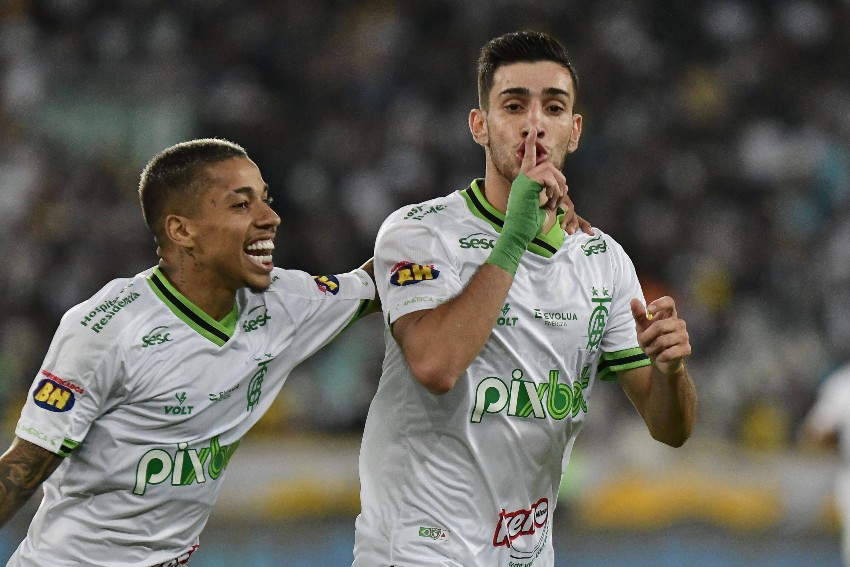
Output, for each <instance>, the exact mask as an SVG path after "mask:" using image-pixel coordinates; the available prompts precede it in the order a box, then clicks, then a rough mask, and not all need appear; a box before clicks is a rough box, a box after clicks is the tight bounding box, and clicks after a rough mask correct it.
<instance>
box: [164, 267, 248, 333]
mask: <svg viewBox="0 0 850 567" xmlns="http://www.w3.org/2000/svg"><path fill="white" fill-rule="evenodd" d="M148 284H149V285H150V286H151V289H152V290H153V292H154V293H155V294H156V295H157V297H159V298H160V299H161V300H162V302H163V303H165V305H166V307H168V308H169V309H171V311H172V313H174V314H175V315H177V317H178V318H179V319H180V320H181V321H183V322H184V323H186V324H187V325H189V326H190V327H192V328H193V329H194V330H195V331H197V332H198V333H199V334H200V335H202V336H204V337H206V338H207V339H209V340H210V341H212V342H214V343H215V344H217V345H218V346H224V343H226V342H227V341H228V340H229V339H230V337H232V336H233V331H235V330H236V319H237V317H236V304H234V305H233V310H232V311H231V312H230V313H228V314H227V315H225V317H224V319H222V321H221V322H219V321H216V320H215V319H213V318H212V317H210V316H209V315H207V314H206V313H204V312H203V311H202V310H201V309H200V308H198V307H197V306H196V305H195V304H194V303H192V302H191V301H189V300H188V299H186V298H185V297H184V296H183V294H182V293H180V292H179V291H177V288H175V287H174V286H173V285H171V282H169V281H168V279H167V278H166V277H165V275H163V273H162V271H160V269H159V266H157V267H156V268H154V271H153V273H152V274H151V275H150V277H149V278H148Z"/></svg>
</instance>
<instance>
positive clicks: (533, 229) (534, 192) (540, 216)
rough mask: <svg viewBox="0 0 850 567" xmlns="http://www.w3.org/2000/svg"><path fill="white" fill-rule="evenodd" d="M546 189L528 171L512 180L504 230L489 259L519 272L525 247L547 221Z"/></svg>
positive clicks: (509, 269)
mask: <svg viewBox="0 0 850 567" xmlns="http://www.w3.org/2000/svg"><path fill="white" fill-rule="evenodd" d="M542 189H543V186H542V185H540V184H539V183H537V182H536V181H532V180H531V179H529V178H528V177H526V176H525V174H524V173H520V174H519V176H517V178H516V179H515V180H514V182H513V183H512V184H511V193H510V195H509V196H508V210H507V213H506V215H505V224H504V226H503V227H502V233H501V235H499V238H498V239H497V240H496V244H495V245H494V246H493V251H492V252H491V253H490V256H489V257H488V258H487V261H486V263H488V264H495V265H496V266H499V267H500V268H502V269H503V270H505V271H507V272H509V273H511V274H512V275H516V270H517V267H518V266H519V261H520V260H521V259H522V255H523V253H525V249H526V248H528V245H529V243H530V242H531V241H532V240H534V237H535V236H537V233H538V232H540V229H541V228H543V223H544V222H545V221H546V211H545V210H544V209H542V208H541V207H540V191H541V190H542Z"/></svg>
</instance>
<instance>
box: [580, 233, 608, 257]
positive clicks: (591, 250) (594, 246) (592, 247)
mask: <svg viewBox="0 0 850 567" xmlns="http://www.w3.org/2000/svg"><path fill="white" fill-rule="evenodd" d="M581 249H582V251H583V252H584V255H585V256H590V255H591V254H603V253H605V252H607V251H608V244H607V243H606V242H605V241H604V240H603V239H602V237H601V236H597V237H596V238H591V239H590V240H588V241H587V242H585V243H584V244H582V245H581Z"/></svg>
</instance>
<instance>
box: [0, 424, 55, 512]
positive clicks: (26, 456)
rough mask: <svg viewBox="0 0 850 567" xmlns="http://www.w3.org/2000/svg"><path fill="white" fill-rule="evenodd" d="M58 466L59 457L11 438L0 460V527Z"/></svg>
mask: <svg viewBox="0 0 850 567" xmlns="http://www.w3.org/2000/svg"><path fill="white" fill-rule="evenodd" d="M61 463H62V457H60V456H58V455H56V454H54V453H51V452H50V451H48V450H46V449H42V448H41V447H39V446H38V445H35V444H33V443H30V442H29V441H24V440H23V439H21V438H19V437H15V440H14V441H13V442H12V446H11V447H9V450H8V451H6V453H4V454H3V456H2V457H0V528H2V527H3V526H4V525H6V522H8V521H9V520H10V519H11V518H12V517H13V516H14V515H15V514H16V513H17V512H18V510H20V509H21V507H22V506H23V505H24V504H26V502H27V500H29V499H30V497H31V496H32V495H33V493H34V492H35V491H36V490H37V489H38V487H39V486H41V483H42V482H44V481H45V480H47V477H49V476H50V475H51V474H53V471H55V470H56V467H58V466H59V465H60V464H61Z"/></svg>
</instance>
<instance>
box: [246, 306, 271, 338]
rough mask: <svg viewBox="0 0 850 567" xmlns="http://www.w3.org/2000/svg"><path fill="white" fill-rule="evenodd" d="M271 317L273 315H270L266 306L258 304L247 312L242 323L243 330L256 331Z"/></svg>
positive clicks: (247, 331)
mask: <svg viewBox="0 0 850 567" xmlns="http://www.w3.org/2000/svg"><path fill="white" fill-rule="evenodd" d="M270 319H271V315H269V313H268V311H267V310H266V306H265V305H257V306H256V307H254V308H253V309H251V310H250V311H248V313H246V314H245V321H244V322H243V323H242V330H243V331H245V332H246V333H250V332H251V331H256V330H257V329H259V328H260V327H263V326H265V324H266V323H267V322H268V321H269V320H270Z"/></svg>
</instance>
